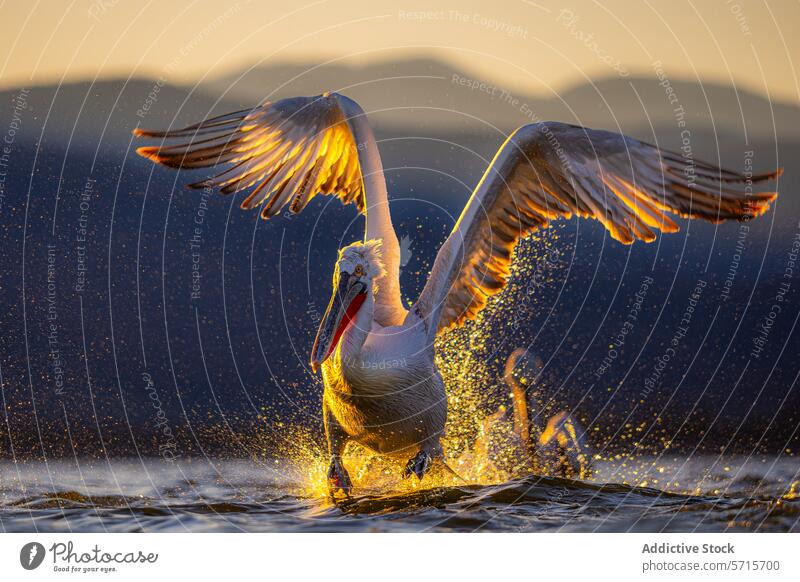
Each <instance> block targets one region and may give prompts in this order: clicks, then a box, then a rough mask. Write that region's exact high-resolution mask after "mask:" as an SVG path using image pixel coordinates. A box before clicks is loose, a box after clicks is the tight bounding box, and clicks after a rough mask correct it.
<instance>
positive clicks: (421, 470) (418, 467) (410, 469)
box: [403, 449, 433, 481]
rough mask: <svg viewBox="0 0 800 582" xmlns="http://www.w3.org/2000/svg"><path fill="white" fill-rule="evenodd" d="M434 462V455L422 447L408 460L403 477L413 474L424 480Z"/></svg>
mask: <svg viewBox="0 0 800 582" xmlns="http://www.w3.org/2000/svg"><path fill="white" fill-rule="evenodd" d="M432 464H433V456H432V455H431V454H430V453H429V452H428V451H426V450H425V449H422V450H421V451H420V452H418V453H417V454H416V455H414V456H413V457H412V458H411V459H409V460H408V463H406V468H405V469H403V477H404V478H407V477H410V476H411V475H412V474H413V475H416V476H417V479H419V480H420V481H422V478H423V477H424V476H425V474H426V473H427V472H428V470H429V469H430V468H431V465H432Z"/></svg>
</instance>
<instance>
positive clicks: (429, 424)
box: [134, 93, 780, 495]
mask: <svg viewBox="0 0 800 582" xmlns="http://www.w3.org/2000/svg"><path fill="white" fill-rule="evenodd" d="M134 134H135V135H136V136H144V137H150V138H159V139H161V140H162V141H161V144H159V145H155V146H147V147H141V148H139V149H138V150H137V152H138V153H139V154H140V155H142V156H144V157H146V158H148V159H150V160H152V161H154V162H156V163H159V164H162V165H165V166H169V167H173V168H183V169H195V168H209V167H221V168H222V171H220V172H219V173H217V174H216V175H214V176H212V177H210V178H206V179H203V180H201V181H199V182H194V183H191V184H189V185H188V188H204V189H206V188H213V189H217V190H218V191H219V192H221V193H222V194H233V193H237V192H246V193H247V195H246V196H245V197H244V198H243V200H242V202H241V207H242V208H243V209H246V210H248V209H253V208H260V215H261V217H262V218H264V219H269V218H272V217H274V216H277V215H278V214H279V213H281V212H282V211H283V210H284V209H285V208H287V207H288V210H289V211H291V212H294V213H297V212H301V211H302V210H303V209H304V208H305V207H306V205H307V204H308V202H309V201H310V200H311V199H312V198H313V197H314V196H316V195H318V194H323V195H334V196H337V197H338V198H339V199H340V200H341V201H342V202H343V203H345V204H351V203H352V204H354V205H355V206H356V207H357V208H358V210H359V212H360V213H362V214H363V215H364V216H365V218H366V220H365V232H364V238H363V240H362V241H360V242H356V243H353V244H351V245H348V246H346V247H345V248H343V249H341V250H340V251H339V256H338V259H337V261H336V264H335V266H334V269H333V289H332V295H331V300H330V303H329V305H328V308H327V310H326V312H325V315H324V317H323V318H322V321H321V322H320V326H319V330H318V332H317V337H316V340H315V342H314V346H313V348H312V350H311V357H310V364H311V369H312V370H313V371H314V372H316V371H317V370H319V369H321V372H322V377H323V381H324V386H325V389H324V395H323V402H322V408H323V414H324V420H325V430H326V436H327V441H328V449H329V453H330V455H331V461H330V469H329V472H328V477H329V486H330V490H331V494H332V495H335V494H338V493H339V492H343V493H344V494H349V492H350V490H351V487H352V485H351V480H350V477H349V475H348V472H347V470H346V468H345V466H344V464H343V462H342V452H343V451H344V448H345V445H346V444H347V442H348V441H350V440H353V441H356V442H358V443H361V444H362V445H364V446H366V447H369V448H370V449H373V450H374V451H377V452H378V453H381V454H385V455H393V456H401V457H403V458H408V459H409V460H408V462H407V464H406V468H405V474H406V475H407V476H410V475H412V474H413V475H416V477H417V478H419V479H422V478H423V477H424V475H425V474H426V472H427V471H428V470H429V469H430V467H431V466H432V465H433V464H434V463H435V462H436V461H441V462H442V464H443V466H445V467H446V465H444V463H443V461H444V454H443V451H442V445H441V442H440V439H441V437H442V434H443V432H444V428H445V423H446V420H447V399H446V393H445V386H444V382H443V381H442V377H441V374H440V373H439V371H438V369H437V367H436V363H435V359H434V355H435V354H434V341H435V339H436V337H437V336H438V335H439V334H443V333H446V332H447V330H449V329H451V328H453V327H457V326H460V325H462V324H463V323H464V322H466V321H468V320H470V319H474V317H475V316H476V315H477V313H478V312H479V311H480V310H481V309H482V308H483V307H484V305H485V304H486V301H487V299H488V298H489V297H490V296H492V295H494V294H495V293H498V292H499V291H500V290H501V289H502V288H503V287H504V285H505V283H506V280H507V278H508V274H509V268H510V263H511V256H512V252H513V249H514V246H515V245H516V243H517V241H518V240H519V239H520V238H521V237H523V236H526V235H527V234H529V233H531V232H533V231H535V230H537V229H540V228H545V227H547V226H548V225H549V223H550V222H552V221H553V220H557V219H562V218H563V219H569V218H571V217H572V216H573V215H577V216H580V217H585V218H594V219H596V220H598V221H600V222H601V223H602V224H603V225H604V226H605V227H606V228H607V230H608V232H609V234H610V236H611V237H612V238H614V239H616V240H618V241H620V242H622V243H623V244H631V243H632V242H633V241H634V240H636V239H639V240H644V241H646V242H650V241H653V240H655V238H656V237H655V231H657V230H661V231H662V232H676V231H677V230H678V229H679V227H678V225H677V224H676V223H675V222H674V221H673V220H672V219H671V218H670V216H669V215H670V214H674V215H679V216H682V217H685V218H702V219H705V220H709V221H712V222H721V221H723V220H727V219H736V220H750V219H751V218H753V217H755V216H758V215H760V214H762V213H763V212H765V211H766V210H767V209H768V208H769V205H770V203H771V202H772V201H773V200H774V199H775V197H776V195H777V193H775V192H753V191H742V190H741V185H742V184H743V183H748V185H749V184H750V183H753V182H758V181H761V180H767V179H773V178H776V177H777V176H778V175H779V174H780V170H778V171H776V172H769V173H765V174H760V175H755V176H752V175H748V176H745V175H744V174H742V173H739V172H733V171H730V170H723V169H721V168H719V167H717V166H715V165H713V164H708V163H705V162H700V161H698V160H693V159H686V158H684V157H683V156H681V155H680V154H678V153H675V152H670V151H667V150H663V149H660V148H658V147H656V146H653V145H650V144H647V143H645V142H642V141H639V140H636V139H633V138H630V137H627V136H624V135H621V134H618V133H613V132H608V131H602V130H594V129H588V128H584V127H579V126H575V125H569V124H566V123H557V122H543V123H534V124H530V125H525V126H522V127H520V128H519V129H517V130H516V131H514V132H513V133H512V134H510V135H509V136H508V137H507V139H506V140H505V142H504V143H503V145H502V146H501V147H500V149H499V150H498V152H497V154H496V156H495V157H494V159H493V160H492V162H491V163H490V165H489V167H488V168H487V170H486V172H485V174H484V175H483V177H482V178H481V180H480V182H479V183H478V185H477V187H476V188H475V191H474V192H473V194H472V196H471V198H470V200H469V201H468V202H467V205H466V206H465V208H464V210H463V212H462V214H461V216H460V217H459V219H458V221H457V222H456V224H455V226H454V228H453V231H452V233H451V234H450V236H449V237H448V238H447V240H446V241H445V242H444V244H443V245H442V247H441V249H440V250H439V253H438V255H437V257H436V260H435V262H434V265H433V268H432V269H431V273H430V276H429V278H428V280H427V282H426V285H425V287H424V289H423V291H422V293H421V294H420V296H419V297H418V298H417V299H416V301H415V302H414V303H413V304H412V305H411V307H410V309H406V308H405V307H404V304H403V303H402V301H401V293H400V246H399V244H398V239H397V235H396V233H395V231H394V227H393V225H392V220H391V215H390V212H389V199H388V193H387V189H386V181H385V179H384V174H383V167H382V165H381V158H380V153H379V151H378V144H377V142H376V140H375V136H374V133H373V131H372V128H371V127H370V124H369V122H368V119H367V116H366V114H365V113H364V111H363V110H362V109H361V107H360V106H359V105H358V104H357V103H356V102H355V101H353V100H351V99H349V98H348V97H345V96H344V95H341V94H338V93H324V94H322V95H317V96H313V97H294V98H288V99H282V100H279V101H275V102H271V101H266V102H264V103H262V104H260V105H258V106H256V107H254V108H252V109H250V110H243V111H237V112H234V113H230V114H227V115H222V116H219V117H214V118H211V119H206V120H204V121H202V122H200V123H197V124H194V125H190V126H188V127H185V128H182V129H171V130H167V131H150V130H143V129H139V128H137V129H135V130H134ZM173 139H180V140H181V143H177V144H174V143H172V142H171V140H173ZM168 140H170V141H168ZM749 190H752V189H749Z"/></svg>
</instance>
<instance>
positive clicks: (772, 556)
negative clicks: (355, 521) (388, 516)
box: [0, 533, 800, 582]
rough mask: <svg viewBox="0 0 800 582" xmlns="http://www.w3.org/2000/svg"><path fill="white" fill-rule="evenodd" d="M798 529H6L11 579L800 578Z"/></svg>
mask: <svg viewBox="0 0 800 582" xmlns="http://www.w3.org/2000/svg"><path fill="white" fill-rule="evenodd" d="M799 541H800V537H797V536H796V535H794V534H657V535H656V534H483V535H481V534H361V533H359V534H277V533H274V534H272V533H265V534H230V533H227V534H213V533H208V534H173V533H170V534H111V533H107V534H66V535H65V534H38V535H37V534H2V535H0V572H2V573H3V577H4V579H6V580H26V579H30V580H34V579H35V580H49V579H56V580H63V579H66V578H69V579H72V580H79V579H86V578H92V579H109V580H110V579H114V580H137V581H139V582H141V580H142V579H143V578H151V577H152V576H156V577H157V579H159V580H164V579H167V577H168V576H176V577H177V576H183V577H185V576H187V575H190V576H191V575H196V576H198V577H202V579H203V580H209V579H212V577H214V576H219V577H222V576H225V577H230V576H241V577H243V576H248V577H257V579H258V580H294V579H310V578H319V579H325V580H330V579H341V580H344V581H347V582H358V581H361V580H364V581H367V580H369V581H374V580H381V581H383V580H389V581H392V580H403V581H407V580H409V579H411V580H415V581H416V580H419V579H422V580H428V579H430V578H431V577H432V576H441V577H442V578H443V579H447V580H499V579H510V578H511V577H515V578H518V577H524V578H525V579H528V578H533V577H536V578H540V577H542V576H562V577H563V576H567V577H568V578H567V579H568V580H576V579H578V577H587V578H588V577H590V576H591V577H598V576H600V577H601V579H611V578H613V579H615V580H646V579H660V578H665V577H670V578H671V579H673V580H674V579H678V580H713V579H718V580H726V581H727V580H736V579H742V580H798V579H800V578H798V576H800V570H798V567H797V563H798V547H799V546H798V542H799Z"/></svg>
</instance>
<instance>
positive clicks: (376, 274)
mask: <svg viewBox="0 0 800 582" xmlns="http://www.w3.org/2000/svg"><path fill="white" fill-rule="evenodd" d="M337 264H338V267H339V270H340V271H346V272H348V273H352V272H353V271H354V270H355V267H356V265H361V267H362V269H364V271H365V273H366V275H367V276H368V277H369V278H370V279H372V280H373V281H374V280H375V279H380V278H381V277H383V276H384V275H386V267H385V266H384V263H383V243H382V241H380V240H378V239H372V240H367V241H364V242H354V243H352V244H349V245H347V246H346V247H344V248H343V249H341V250H340V251H339V260H338V263H337Z"/></svg>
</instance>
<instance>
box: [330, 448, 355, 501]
mask: <svg viewBox="0 0 800 582" xmlns="http://www.w3.org/2000/svg"><path fill="white" fill-rule="evenodd" d="M352 489H353V483H352V481H351V480H350V474H349V473H348V472H347V469H345V468H344V464H343V463H342V458H341V457H340V456H339V455H332V456H331V463H330V465H329V466H328V492H329V493H330V496H331V498H335V497H336V493H337V492H339V491H341V492H342V493H344V495H345V497H350V491H351V490H352Z"/></svg>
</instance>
